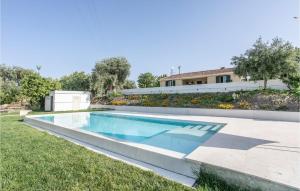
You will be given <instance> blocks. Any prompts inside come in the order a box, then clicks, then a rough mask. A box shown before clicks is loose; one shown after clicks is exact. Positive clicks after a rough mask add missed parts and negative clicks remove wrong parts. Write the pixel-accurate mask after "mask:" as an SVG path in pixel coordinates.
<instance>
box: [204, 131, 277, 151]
mask: <svg viewBox="0 0 300 191" xmlns="http://www.w3.org/2000/svg"><path fill="white" fill-rule="evenodd" d="M268 143H277V142H275V141H269V140H264V139H255V138H250V137H244V136H238V135H230V134H225V133H217V134H215V135H214V136H213V137H212V138H211V139H209V140H208V141H207V142H205V143H204V144H203V145H202V146H203V147H217V148H226V149H238V150H249V149H251V148H253V147H257V146H259V145H263V144H268Z"/></svg>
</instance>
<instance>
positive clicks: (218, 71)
mask: <svg viewBox="0 0 300 191" xmlns="http://www.w3.org/2000/svg"><path fill="white" fill-rule="evenodd" d="M233 70H234V68H221V69H215V70H205V71H198V72H188V73H182V74H175V75H172V76H168V77H165V78H162V79H161V80H160V81H165V80H175V79H183V78H194V77H195V78H196V77H199V78H201V77H206V76H209V75H215V74H221V73H227V72H233Z"/></svg>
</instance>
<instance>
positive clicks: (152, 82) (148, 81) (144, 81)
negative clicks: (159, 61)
mask: <svg viewBox="0 0 300 191" xmlns="http://www.w3.org/2000/svg"><path fill="white" fill-rule="evenodd" d="M166 76H167V75H166V74H163V75H161V76H154V75H153V74H152V73H150V72H146V73H142V74H140V75H139V77H138V86H139V87H140V88H151V87H159V86H160V81H159V80H160V79H161V78H164V77H166Z"/></svg>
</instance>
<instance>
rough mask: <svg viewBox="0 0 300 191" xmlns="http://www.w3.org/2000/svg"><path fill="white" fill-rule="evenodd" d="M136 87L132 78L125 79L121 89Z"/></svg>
mask: <svg viewBox="0 0 300 191" xmlns="http://www.w3.org/2000/svg"><path fill="white" fill-rule="evenodd" d="M134 88H136V84H135V81H133V80H125V82H124V84H123V89H134Z"/></svg>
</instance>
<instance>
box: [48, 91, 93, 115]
mask: <svg viewBox="0 0 300 191" xmlns="http://www.w3.org/2000/svg"><path fill="white" fill-rule="evenodd" d="M90 100H91V93H90V92H87V91H57V90H55V91H51V92H50V93H49V96H46V97H45V111H68V110H82V109H88V108H89V106H90Z"/></svg>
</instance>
